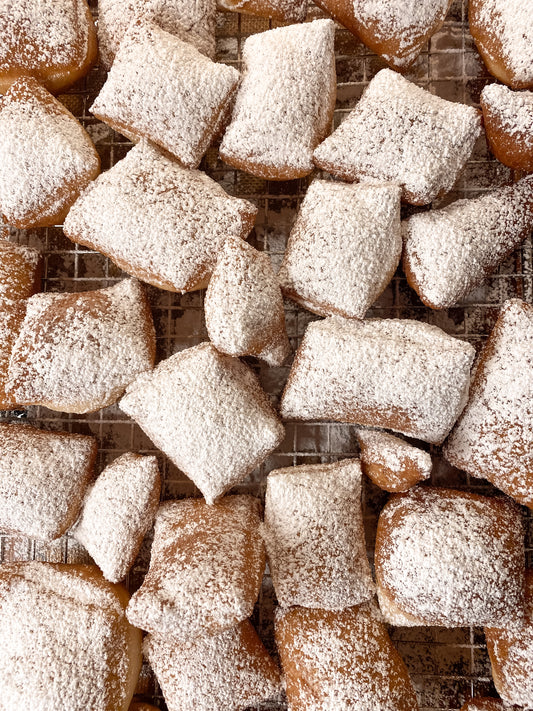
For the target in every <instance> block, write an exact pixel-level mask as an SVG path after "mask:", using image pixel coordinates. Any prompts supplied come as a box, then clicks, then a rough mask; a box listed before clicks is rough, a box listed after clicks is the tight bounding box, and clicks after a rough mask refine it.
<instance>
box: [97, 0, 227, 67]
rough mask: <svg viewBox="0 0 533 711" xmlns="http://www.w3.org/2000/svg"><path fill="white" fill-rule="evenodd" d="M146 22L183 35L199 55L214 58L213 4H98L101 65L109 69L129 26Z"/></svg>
mask: <svg viewBox="0 0 533 711" xmlns="http://www.w3.org/2000/svg"><path fill="white" fill-rule="evenodd" d="M139 17H144V18H147V19H148V20H151V21H152V22H154V23H155V24H156V25H159V27H161V29H163V30H165V32H170V34H175V35H177V36H180V35H182V34H183V35H184V37H183V39H186V40H187V41H188V42H190V43H191V44H192V45H194V46H195V47H196V49H197V50H198V51H199V52H202V54H205V55H206V56H208V57H210V58H211V59H214V57H215V23H216V1H215V0H195V1H194V2H190V0H98V49H99V50H100V61H101V62H102V64H103V66H104V67H105V68H106V69H110V68H111V65H112V64H113V60H114V59H115V55H116V53H117V51H118V48H119V46H120V43H121V42H122V40H123V38H124V35H125V34H126V32H127V30H128V27H129V26H130V24H131V22H132V21H133V20H135V19H137V18H139Z"/></svg>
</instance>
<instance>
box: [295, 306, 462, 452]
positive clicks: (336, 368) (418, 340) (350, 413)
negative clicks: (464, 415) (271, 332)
mask: <svg viewBox="0 0 533 711" xmlns="http://www.w3.org/2000/svg"><path fill="white" fill-rule="evenodd" d="M474 353H475V352H474V349H473V347H472V346H471V345H470V344H468V343H465V342H464V341H460V340H458V339H456V338H452V337H451V336H449V335H447V334H446V333H444V331H441V330H440V328H437V327H436V326H429V325H428V324H426V323H421V322H420V321H409V320H398V319H383V320H380V319H375V320H368V321H355V320H350V321H349V320H347V319H342V318H339V317H338V316H332V317H330V318H327V319H325V320H324V321H315V322H314V323H311V324H309V326H308V327H307V330H306V332H305V335H304V338H303V341H302V344H301V346H300V347H299V349H298V351H297V352H296V357H295V359H294V363H293V366H292V369H291V372H290V374H289V379H288V380H287V384H286V386H285V390H284V392H283V397H282V400H281V414H282V416H283V417H284V418H286V419H296V420H317V419H318V420H335V421H337V422H351V423H354V424H358V425H365V426H368V427H385V428H387V429H391V430H395V431H397V432H401V433H403V434H405V435H407V436H408V437H416V438H417V439H422V440H425V441H426V442H431V443H433V444H440V443H441V442H442V441H443V440H444V438H445V437H446V435H447V434H448V433H449V431H450V430H451V428H452V426H453V425H454V423H455V421H456V420H457V417H458V416H459V414H460V412H461V410H462V409H463V407H464V405H465V403H466V400H467V397H468V386H469V382H470V367H471V365H472V361H473V360H474Z"/></svg>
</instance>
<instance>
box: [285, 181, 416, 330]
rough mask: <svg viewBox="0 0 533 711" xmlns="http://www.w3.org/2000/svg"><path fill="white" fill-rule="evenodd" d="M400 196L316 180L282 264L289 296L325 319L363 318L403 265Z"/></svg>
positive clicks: (387, 187) (394, 190)
mask: <svg viewBox="0 0 533 711" xmlns="http://www.w3.org/2000/svg"><path fill="white" fill-rule="evenodd" d="M400 193H401V191H400V187H399V186H398V185H393V184H391V183H383V184H376V185H374V184H373V185H362V184H357V185H347V184H346V183H335V182H333V181H326V180H314V181H313V183H311V186H310V187H309V189H308V191H307V193H306V196H305V198H304V200H303V203H302V206H301V208H300V212H299V213H298V216H297V218H296V223H295V224H294V227H293V228H292V231H291V234H290V237H289V241H288V244H287V249H286V250H285V256H284V257H283V262H282V264H281V268H280V272H279V280H280V282H281V288H282V290H283V292H284V294H285V295H286V296H288V297H290V298H291V299H293V300H294V301H296V302H297V303H299V304H301V305H302V306H304V307H305V308H308V309H309V310H310V311H313V312H314V313H317V314H319V315H320V316H333V315H334V314H336V315H338V316H344V317H346V318H363V317H364V315H365V313H366V312H367V310H368V309H369V308H370V306H372V304H373V303H374V301H375V300H376V299H377V298H378V296H380V294H381V293H382V292H383V290H384V289H385V287H386V286H387V284H388V283H389V282H390V280H391V279H392V277H393V275H394V272H395V271H396V267H397V266H398V263H399V261H400V255H401V252H402V237H401V231H400Z"/></svg>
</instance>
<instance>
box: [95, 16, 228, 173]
mask: <svg viewBox="0 0 533 711" xmlns="http://www.w3.org/2000/svg"><path fill="white" fill-rule="evenodd" d="M238 82H239V72H238V71H237V70H236V69H235V68H234V67H230V66H227V65H225V64H215V62H212V61H211V60H210V59H209V58H207V57H205V56H204V55H203V54H201V53H200V52H199V51H198V50H197V49H196V48H195V47H193V45H192V44H189V43H188V42H184V41H183V40H182V39H180V38H178V37H176V36H175V35H171V34H170V33H169V32H165V30H162V29H161V28H160V27H159V26H158V25H156V24H154V23H153V22H150V21H149V20H145V19H141V20H137V21H136V22H133V23H132V24H131V25H130V27H129V29H128V31H127V32H126V34H125V36H124V39H123V40H122V42H121V44H120V48H119V50H118V52H117V55H116V57H115V61H114V62H113V66H112V67H111V71H110V72H109V74H108V76H107V81H106V83H105V84H104V86H103V88H102V90H101V91H100V93H99V94H98V96H97V97H96V100H95V101H94V103H93V105H92V106H91V108H90V111H91V112H92V113H93V114H94V115H95V116H96V118H98V119H100V120H101V121H103V122H104V123H107V124H109V125H110V126H111V128H113V129H114V130H115V131H118V132H119V133H122V134H123V135H125V136H127V137H128V138H131V139H133V140H136V139H139V138H148V139H149V140H151V141H152V142H153V143H155V144H157V145H158V146H160V147H161V148H164V149H165V150H167V151H168V152H169V153H171V154H172V155H174V156H175V157H176V158H177V159H178V160H179V161H180V163H181V164H182V165H184V166H185V167H186V168H197V167H198V165H199V163H200V160H201V159H202V156H203V154H204V153H205V152H206V150H207V149H208V147H209V144H210V143H211V141H212V140H213V138H214V136H215V134H216V133H217V131H218V130H219V128H220V123H221V121H222V119H223V118H224V115H225V112H226V110H227V109H228V106H229V104H230V101H231V100H232V97H233V95H234V92H235V90H236V88H237V84H238Z"/></svg>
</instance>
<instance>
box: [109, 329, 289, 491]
mask: <svg viewBox="0 0 533 711" xmlns="http://www.w3.org/2000/svg"><path fill="white" fill-rule="evenodd" d="M120 407H121V409H122V410H123V411H124V412H125V413H126V414H127V415H129V416H130V417H132V418H133V419H134V420H135V421H136V422H137V424H138V425H139V426H140V427H141V429H142V430H144V432H145V433H146V434H147V435H148V437H150V439H151V440H152V442H153V443H154V444H155V445H156V447H158V448H159V449H161V451H163V452H164V453H165V454H166V455H167V456H168V457H169V458H170V459H171V460H172V461H173V462H174V464H175V465H176V466H177V467H178V468H179V469H180V470H181V471H182V472H184V473H185V474H186V475H187V476H188V477H189V478H190V479H192V480H193V482H194V483H195V484H196V486H197V487H198V488H199V489H200V491H201V492H202V494H203V495H204V496H205V499H206V501H207V502H208V503H209V504H212V503H213V501H215V499H217V498H218V497H220V496H222V495H223V494H224V493H225V492H226V491H227V490H228V489H230V488H231V487H232V486H234V485H235V484H238V483H239V482H241V481H242V480H243V479H245V478H246V477H247V476H248V474H250V472H252V471H253V469H255V467H257V466H259V464H261V462H262V461H264V459H265V458H266V457H267V456H268V455H269V454H270V453H271V452H272V451H273V450H274V449H275V448H276V447H277V446H278V445H279V444H280V442H281V440H282V439H283V437H284V434H285V430H284V427H283V425H282V424H281V421H280V420H279V418H278V416H277V415H276V413H275V412H274V409H273V408H272V406H271V404H270V401H269V399H268V396H267V395H266V393H265V392H264V390H263V389H262V388H261V386H260V385H259V382H258V380H257V378H256V376H255V374H254V373H253V371H252V370H251V369H250V368H249V367H248V366H247V365H245V364H244V363H242V362H241V361H240V360H238V359H237V358H232V357H230V356H227V355H224V354H222V353H219V352H218V351H217V350H216V349H215V348H214V346H212V345H211V344H210V343H202V344H200V345H199V346H195V347H194V348H188V349H186V350H184V351H181V353H176V354H175V355H173V356H170V358H167V359H166V360H164V361H162V362H161V363H159V365H158V366H157V368H156V369H155V370H154V371H153V372H152V373H145V374H144V375H141V376H140V377H139V378H137V380H135V381H134V382H133V383H132V384H131V385H130V386H129V387H128V389H127V391H126V395H125V396H124V397H123V398H122V400H121V401H120Z"/></svg>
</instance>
